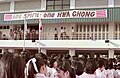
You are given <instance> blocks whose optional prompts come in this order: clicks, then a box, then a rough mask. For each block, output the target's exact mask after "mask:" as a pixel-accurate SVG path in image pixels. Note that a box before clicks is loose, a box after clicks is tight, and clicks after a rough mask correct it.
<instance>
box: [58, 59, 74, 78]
mask: <svg viewBox="0 0 120 78" xmlns="http://www.w3.org/2000/svg"><path fill="white" fill-rule="evenodd" d="M59 69H60V70H63V71H64V72H66V71H68V72H69V73H70V77H71V78H75V73H74V71H73V69H72V67H71V65H70V63H69V62H68V61H63V62H62V63H61V66H59Z"/></svg>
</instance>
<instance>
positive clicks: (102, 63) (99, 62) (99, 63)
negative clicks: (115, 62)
mask: <svg viewBox="0 0 120 78" xmlns="http://www.w3.org/2000/svg"><path fill="white" fill-rule="evenodd" d="M103 66H105V60H104V59H99V60H98V67H99V68H102V67H103Z"/></svg>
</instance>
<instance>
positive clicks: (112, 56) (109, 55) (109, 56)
mask: <svg viewBox="0 0 120 78" xmlns="http://www.w3.org/2000/svg"><path fill="white" fill-rule="evenodd" d="M108 58H114V50H113V49H109V51H108Z"/></svg>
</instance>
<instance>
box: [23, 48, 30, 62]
mask: <svg viewBox="0 0 120 78" xmlns="http://www.w3.org/2000/svg"><path fill="white" fill-rule="evenodd" d="M21 56H22V58H23V59H24V60H25V62H26V63H27V62H28V60H29V59H30V52H29V51H27V50H26V51H22V52H21Z"/></svg>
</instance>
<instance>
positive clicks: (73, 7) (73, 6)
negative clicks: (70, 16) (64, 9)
mask: <svg viewBox="0 0 120 78" xmlns="http://www.w3.org/2000/svg"><path fill="white" fill-rule="evenodd" d="M70 9H75V0H70Z"/></svg>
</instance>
